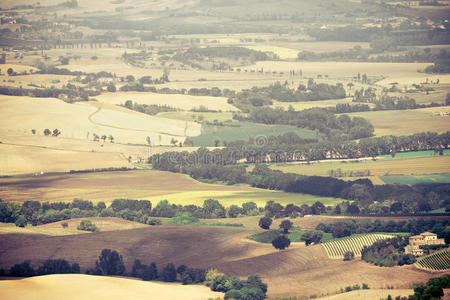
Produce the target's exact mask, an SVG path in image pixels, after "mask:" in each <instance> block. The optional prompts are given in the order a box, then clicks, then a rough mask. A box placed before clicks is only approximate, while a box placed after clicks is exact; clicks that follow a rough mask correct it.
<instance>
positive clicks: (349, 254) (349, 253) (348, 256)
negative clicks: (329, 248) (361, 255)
mask: <svg viewBox="0 0 450 300" xmlns="http://www.w3.org/2000/svg"><path fill="white" fill-rule="evenodd" d="M354 258H355V253H353V251H347V252H345V253H344V261H348V260H353V259H354Z"/></svg>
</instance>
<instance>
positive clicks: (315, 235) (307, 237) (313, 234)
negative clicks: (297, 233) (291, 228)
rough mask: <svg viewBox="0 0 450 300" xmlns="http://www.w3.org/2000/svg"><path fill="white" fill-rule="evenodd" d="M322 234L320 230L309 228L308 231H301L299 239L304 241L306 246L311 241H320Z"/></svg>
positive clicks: (315, 242)
mask: <svg viewBox="0 0 450 300" xmlns="http://www.w3.org/2000/svg"><path fill="white" fill-rule="evenodd" d="M322 236H323V233H322V231H318V230H310V231H307V232H305V233H303V235H302V237H301V240H302V241H304V242H305V244H306V246H308V245H310V244H312V243H314V244H318V243H320V240H321V239H322Z"/></svg>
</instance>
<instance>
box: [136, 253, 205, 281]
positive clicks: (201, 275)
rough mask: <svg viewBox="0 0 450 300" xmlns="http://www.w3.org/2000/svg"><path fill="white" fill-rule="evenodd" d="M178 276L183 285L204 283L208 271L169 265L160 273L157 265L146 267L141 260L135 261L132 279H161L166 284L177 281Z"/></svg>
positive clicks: (152, 264)
mask: <svg viewBox="0 0 450 300" xmlns="http://www.w3.org/2000/svg"><path fill="white" fill-rule="evenodd" d="M177 274H178V275H179V278H180V281H181V282H182V283H183V284H192V283H202V282H204V281H205V279H206V270H204V269H195V268H188V267H186V266H185V265H180V266H179V267H178V268H176V267H175V265H174V264H172V263H168V264H167V265H166V266H165V267H164V268H163V269H162V270H161V272H159V273H158V268H157V266H156V263H154V262H152V263H151V264H150V265H145V264H143V263H141V261H140V260H139V259H136V260H135V261H134V263H133V269H132V272H131V276H132V277H137V278H141V279H142V280H145V281H150V280H156V279H160V280H162V281H165V282H175V281H177V278H178V276H177Z"/></svg>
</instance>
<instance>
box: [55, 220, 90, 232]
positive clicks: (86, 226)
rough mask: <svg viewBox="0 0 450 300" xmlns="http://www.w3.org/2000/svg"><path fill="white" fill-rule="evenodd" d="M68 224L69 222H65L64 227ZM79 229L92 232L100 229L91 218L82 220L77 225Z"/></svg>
mask: <svg viewBox="0 0 450 300" xmlns="http://www.w3.org/2000/svg"><path fill="white" fill-rule="evenodd" d="M64 224H66V225H67V223H63V227H65V225H64ZM77 229H78V230H83V231H90V232H97V231H99V229H98V227H97V226H96V225H95V224H94V223H92V221H90V220H82V221H81V222H80V224H79V225H78V226H77Z"/></svg>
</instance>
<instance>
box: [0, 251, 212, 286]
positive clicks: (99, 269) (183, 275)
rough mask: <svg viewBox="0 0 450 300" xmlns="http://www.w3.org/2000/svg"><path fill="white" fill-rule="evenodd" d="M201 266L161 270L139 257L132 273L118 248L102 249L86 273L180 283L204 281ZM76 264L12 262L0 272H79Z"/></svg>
mask: <svg viewBox="0 0 450 300" xmlns="http://www.w3.org/2000/svg"><path fill="white" fill-rule="evenodd" d="M206 272H207V270H204V269H196V268H189V267H187V266H185V265H180V266H179V267H178V268H176V267H175V265H174V264H172V263H168V264H167V265H166V266H164V267H163V268H162V269H161V271H160V272H158V268H157V266H156V264H155V263H154V262H152V263H151V264H150V265H148V266H147V265H145V264H142V263H141V261H140V260H139V259H135V261H134V264H133V268H132V271H131V273H129V274H128V273H127V272H126V268H125V265H124V263H123V257H122V255H120V254H119V253H118V252H117V251H115V250H111V249H103V250H102V251H101V253H100V256H99V257H98V259H97V260H96V262H95V267H94V268H91V269H88V270H86V274H93V275H104V276H131V277H137V278H141V279H142V280H145V281H150V280H158V279H159V280H162V281H165V282H175V281H178V278H179V280H180V281H181V282H182V283H183V284H192V283H203V282H204V281H205V280H206ZM79 273H80V266H79V265H78V263H73V264H69V263H68V262H67V261H66V260H65V259H47V260H46V261H44V262H43V264H42V265H40V266H39V267H38V268H36V269H34V268H33V266H32V265H31V263H30V261H24V262H23V263H20V264H15V265H14V266H12V267H11V268H10V269H9V272H5V270H3V269H2V270H0V274H1V275H9V276H14V277H32V276H40V275H48V274H79Z"/></svg>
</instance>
